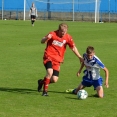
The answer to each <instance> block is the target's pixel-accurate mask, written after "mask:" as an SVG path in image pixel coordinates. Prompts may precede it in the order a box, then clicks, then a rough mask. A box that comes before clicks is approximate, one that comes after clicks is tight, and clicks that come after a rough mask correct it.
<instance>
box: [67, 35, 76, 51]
mask: <svg viewBox="0 0 117 117" xmlns="http://www.w3.org/2000/svg"><path fill="white" fill-rule="evenodd" d="M68 45H69V47H70V48H71V49H73V47H74V46H75V43H74V41H73V39H72V37H71V36H70V35H68Z"/></svg>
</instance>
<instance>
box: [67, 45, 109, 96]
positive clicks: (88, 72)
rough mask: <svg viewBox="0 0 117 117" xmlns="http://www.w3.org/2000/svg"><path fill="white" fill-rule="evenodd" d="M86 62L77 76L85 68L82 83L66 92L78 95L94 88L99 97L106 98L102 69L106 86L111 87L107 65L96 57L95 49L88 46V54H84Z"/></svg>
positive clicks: (78, 74)
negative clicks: (86, 88)
mask: <svg viewBox="0 0 117 117" xmlns="http://www.w3.org/2000/svg"><path fill="white" fill-rule="evenodd" d="M83 58H84V62H83V63H82V64H81V67H80V69H79V70H78V72H77V76H80V73H81V71H82V69H83V67H84V66H85V67H86V69H85V70H84V76H83V78H82V82H81V83H80V84H79V85H78V87H77V88H75V89H68V90H66V92H71V93H73V94H77V92H78V91H79V90H81V89H84V88H85V87H91V86H93V87H94V90H96V91H97V94H96V95H97V96H98V97H99V98H103V97H104V91H103V87H102V84H103V78H102V77H101V76H100V68H101V69H103V70H104V72H105V83H104V84H105V86H106V88H108V87H109V84H108V78H109V71H108V69H107V68H106V67H105V65H104V64H103V63H102V62H101V60H100V59H99V58H98V57H97V56H96V55H95V51H94V47H92V46H88V47H87V49H86V53H84V54H83Z"/></svg>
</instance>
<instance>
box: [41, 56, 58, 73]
mask: <svg viewBox="0 0 117 117" xmlns="http://www.w3.org/2000/svg"><path fill="white" fill-rule="evenodd" d="M48 61H51V62H52V69H54V70H57V71H60V62H57V61H54V60H53V59H52V58H50V57H47V56H44V57H43V64H44V65H45V64H46V63H47V62H48Z"/></svg>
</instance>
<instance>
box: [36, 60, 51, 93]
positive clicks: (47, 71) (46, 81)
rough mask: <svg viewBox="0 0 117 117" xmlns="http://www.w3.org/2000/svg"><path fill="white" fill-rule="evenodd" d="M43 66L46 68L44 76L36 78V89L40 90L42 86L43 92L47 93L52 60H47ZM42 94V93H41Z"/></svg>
mask: <svg viewBox="0 0 117 117" xmlns="http://www.w3.org/2000/svg"><path fill="white" fill-rule="evenodd" d="M44 65H45V68H46V76H45V77H44V79H43V80H42V79H40V80H38V91H39V92H40V91H41V89H42V86H43V85H44V86H43V93H46V94H47V91H48V86H49V83H50V78H51V77H52V74H53V69H52V62H51V61H48V62H47V63H45V64H44ZM42 95H43V94H42Z"/></svg>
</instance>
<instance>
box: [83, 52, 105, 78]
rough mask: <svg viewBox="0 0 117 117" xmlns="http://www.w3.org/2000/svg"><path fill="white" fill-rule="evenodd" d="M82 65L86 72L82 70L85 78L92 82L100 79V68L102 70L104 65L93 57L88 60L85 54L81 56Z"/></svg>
mask: <svg viewBox="0 0 117 117" xmlns="http://www.w3.org/2000/svg"><path fill="white" fill-rule="evenodd" d="M83 58H84V65H85V66H86V70H84V74H85V76H86V77H87V78H89V79H92V80H97V79H99V78H100V68H102V69H103V68H104V67H105V66H104V64H103V63H102V62H101V60H100V59H99V58H98V57H97V56H96V55H94V56H93V58H92V59H91V60H89V59H88V57H87V54H86V53H84V54H83Z"/></svg>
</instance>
